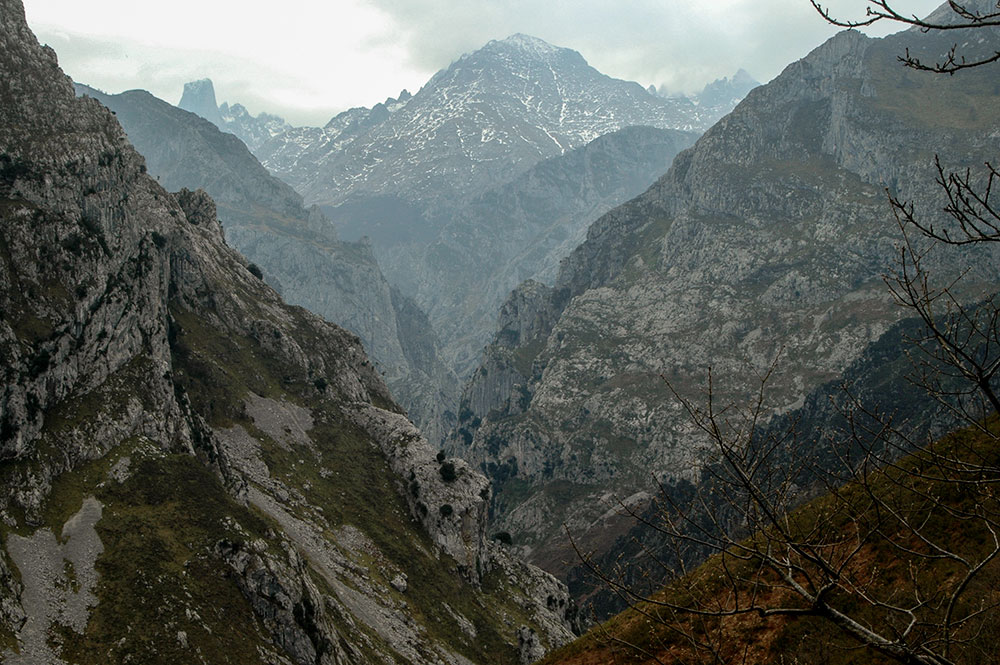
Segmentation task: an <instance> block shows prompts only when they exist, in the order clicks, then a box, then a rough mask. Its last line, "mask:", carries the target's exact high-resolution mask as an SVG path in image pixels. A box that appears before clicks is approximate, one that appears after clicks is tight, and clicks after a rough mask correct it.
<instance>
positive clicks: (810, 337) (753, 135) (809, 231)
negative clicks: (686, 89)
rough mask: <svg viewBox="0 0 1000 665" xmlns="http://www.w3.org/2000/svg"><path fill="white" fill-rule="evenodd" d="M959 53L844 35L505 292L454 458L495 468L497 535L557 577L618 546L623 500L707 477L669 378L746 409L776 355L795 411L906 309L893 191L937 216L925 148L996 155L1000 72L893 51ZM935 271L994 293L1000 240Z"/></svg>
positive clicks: (686, 390) (454, 443)
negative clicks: (929, 67)
mask: <svg viewBox="0 0 1000 665" xmlns="http://www.w3.org/2000/svg"><path fill="white" fill-rule="evenodd" d="M989 34H990V35H991V36H992V37H993V38H995V37H996V32H995V31H994V32H989ZM950 46H951V42H950V41H949V40H948V39H947V38H942V37H940V36H935V35H931V34H923V33H919V32H906V33H901V34H899V35H895V36H892V37H889V38H886V39H881V40H878V39H869V38H867V37H865V36H864V35H862V34H860V33H858V32H854V31H846V32H843V33H841V34H839V35H837V36H836V37H834V38H833V39H831V40H829V41H828V42H827V43H826V44H824V45H822V46H821V47H819V48H817V49H816V50H815V51H813V52H812V53H811V54H809V55H808V56H807V57H806V58H804V59H803V60H801V61H799V62H796V63H794V64H792V65H790V66H789V67H788V68H786V70H785V71H784V72H783V73H782V74H781V75H780V76H779V77H778V78H777V79H775V80H774V81H772V82H771V83H769V84H768V85H765V86H762V87H760V88H757V89H755V90H753V91H752V92H751V93H750V94H749V95H748V96H747V98H746V99H745V100H744V101H743V102H742V103H741V104H740V105H739V106H738V107H737V108H736V110H734V111H733V112H732V113H731V114H730V115H728V116H726V117H725V118H723V119H722V120H721V121H720V122H719V123H718V124H716V125H715V126H714V127H713V128H712V129H710V130H709V131H708V132H706V134H705V135H704V136H703V137H702V138H701V139H700V140H699V141H698V143H697V144H696V145H695V146H694V147H693V148H691V149H690V150H687V151H685V152H683V153H681V154H680V155H679V156H678V157H677V158H676V159H675V161H674V164H673V166H672V167H671V169H670V171H669V172H668V173H667V174H666V175H665V176H664V177H663V178H661V179H660V180H659V181H658V182H657V183H656V184H654V185H653V186H652V187H651V188H650V189H649V190H648V191H646V192H645V193H644V194H642V195H641V196H639V197H637V198H636V199H634V200H632V201H630V202H629V203H626V204H625V205H622V206H620V207H619V208H617V209H615V210H613V211H612V212H610V213H608V214H607V215H605V216H603V217H602V218H601V219H599V220H598V221H597V222H595V223H594V224H593V225H592V226H591V227H590V229H589V231H588V237H587V240H586V241H585V242H584V243H583V244H582V245H581V246H580V247H579V248H577V249H576V250H575V251H574V252H573V253H572V254H571V255H570V256H569V258H568V259H567V260H566V261H564V262H563V264H562V265H561V269H560V274H559V277H558V279H557V281H556V284H555V286H554V287H547V286H544V285H541V284H539V283H537V282H528V283H525V284H524V285H523V286H522V287H521V288H519V289H518V290H517V291H515V293H514V294H513V295H512V296H511V298H510V299H509V300H508V302H507V303H506V305H505V306H504V308H503V310H502V312H501V317H500V325H499V330H498V333H497V335H496V337H495V340H494V343H493V344H492V345H491V346H490V347H489V348H488V349H487V351H486V353H485V356H484V360H483V363H482V364H481V366H480V367H479V369H478V370H477V371H476V374H475V375H474V376H473V377H472V379H471V381H470V382H469V384H468V385H467V387H466V389H465V392H464V395H463V400H462V405H461V411H460V413H459V427H458V428H456V431H455V432H454V434H453V436H452V437H451V439H450V446H451V448H450V450H452V451H454V452H456V453H457V454H460V455H462V456H463V457H464V458H465V459H467V460H469V461H470V462H471V463H472V464H473V465H475V466H478V467H480V468H482V469H484V470H485V471H487V472H488V474H489V475H490V476H491V478H492V479H493V480H494V483H495V488H496V493H495V500H494V505H493V509H494V511H495V513H496V515H497V517H498V521H499V523H500V526H501V527H502V528H504V529H505V530H507V531H509V532H510V533H511V534H512V536H513V540H514V543H515V545H517V546H520V547H521V548H523V551H524V552H526V553H528V554H529V555H530V557H531V560H533V561H534V562H536V563H538V564H540V565H543V566H545V567H546V568H547V569H548V570H551V571H554V572H557V573H565V572H566V571H567V569H568V567H569V566H572V565H573V562H574V561H576V556H575V554H574V553H573V552H572V550H571V549H570V547H569V543H568V541H567V539H566V536H565V526H567V525H568V527H569V529H570V530H571V531H572V532H573V533H574V534H577V535H578V536H579V537H581V538H584V539H585V540H586V541H587V542H588V543H592V544H593V545H594V547H596V548H598V549H604V550H607V548H609V547H610V546H611V545H612V544H613V543H614V542H615V539H616V538H617V536H619V535H621V534H622V533H623V532H624V531H623V530H624V529H626V528H627V526H628V525H624V524H621V523H617V522H616V521H615V520H614V519H613V516H614V513H615V509H616V507H617V506H618V504H617V500H619V499H620V500H623V501H625V502H626V503H628V504H630V505H635V506H641V505H643V504H644V503H645V502H647V501H648V500H649V498H650V494H651V492H652V491H653V489H654V488H655V486H656V482H676V481H680V480H696V479H697V474H698V469H699V467H700V465H701V463H702V459H703V458H702V455H703V450H702V449H701V448H700V444H699V442H698V439H697V437H696V436H695V434H696V433H695V432H693V430H692V427H691V425H690V423H689V422H688V421H687V419H686V417H685V414H684V413H683V409H682V408H681V407H680V405H679V404H678V403H677V401H676V400H675V399H674V397H673V395H672V394H671V393H670V391H669V390H668V389H667V388H666V385H665V384H664V382H663V381H662V380H661V378H660V377H661V375H663V376H666V377H667V378H668V379H669V380H670V382H671V383H672V384H673V385H674V386H675V387H676V388H677V389H678V390H679V391H680V392H681V393H682V394H685V395H695V394H698V391H700V390H701V389H702V388H703V387H704V385H705V381H706V369H707V368H708V367H712V368H713V370H714V376H715V378H716V388H717V391H718V393H717V395H716V397H717V398H718V399H719V400H720V401H728V400H730V399H732V400H734V401H736V402H737V403H742V402H744V401H745V400H746V399H747V398H748V396H749V395H750V394H751V393H752V391H753V390H755V388H756V378H755V376H756V373H757V372H758V371H761V370H762V369H764V368H766V367H767V366H769V365H770V364H771V363H772V362H773V361H774V359H775V358H779V357H780V370H781V371H780V373H779V375H777V376H776V377H775V380H774V383H773V385H772V391H771V392H770V393H769V399H770V401H769V404H770V405H771V406H772V407H773V408H774V409H775V410H777V411H788V410H790V409H794V408H795V407H797V406H799V405H800V404H801V403H802V400H803V399H805V397H806V396H807V395H808V394H809V393H810V391H811V390H812V389H813V388H815V387H816V386H819V385H821V384H823V383H825V382H827V381H831V380H834V379H835V378H837V377H838V376H840V375H841V374H842V373H843V371H844V370H845V369H846V368H847V367H848V366H849V365H850V364H851V363H852V362H853V361H855V360H856V359H857V358H858V357H859V356H860V354H861V353H862V352H863V351H864V349H865V348H866V347H867V346H868V345H869V344H871V343H872V342H874V341H875V340H877V339H878V338H879V337H880V336H881V335H882V334H883V333H884V332H885V331H886V330H887V329H888V328H889V327H890V326H891V325H892V324H893V323H894V322H895V321H896V320H897V319H898V318H899V317H900V316H901V315H902V309H901V308H899V307H897V306H896V305H895V304H894V303H893V301H892V299H891V297H890V295H889V293H888V292H887V289H886V287H885V284H884V283H883V281H882V275H883V273H885V272H886V271H888V270H891V268H892V265H893V260H894V258H895V257H896V249H895V247H896V243H897V242H898V241H899V236H898V229H897V226H896V224H895V222H894V220H893V217H892V213H891V211H890V209H889V206H888V204H887V202H886V189H888V190H889V191H890V192H892V193H893V194H894V195H896V196H898V197H900V198H901V199H903V200H906V201H913V202H914V204H915V206H916V208H917V210H920V211H927V212H928V214H930V215H933V214H935V212H936V211H939V210H940V209H941V208H942V207H943V206H944V205H945V203H944V202H942V201H941V200H940V198H939V192H940V190H939V188H938V187H937V186H936V184H935V182H934V178H935V175H936V173H935V170H934V159H933V157H934V155H935V154H939V155H940V156H941V160H942V163H943V164H944V165H945V168H946V169H955V170H958V171H962V170H964V169H965V168H966V167H968V168H972V169H975V168H977V167H981V166H982V164H983V163H984V162H987V161H991V160H995V157H996V145H997V143H996V137H997V136H998V132H1000V97H998V94H1000V89H998V88H997V86H996V81H995V72H993V71H986V68H984V69H981V70H971V71H968V72H963V73H962V74H963V75H956V76H954V77H935V76H933V75H927V74H922V73H920V72H913V71H909V70H905V69H904V68H902V67H901V66H900V65H898V64H897V62H896V57H897V55H898V54H901V53H903V52H905V50H906V49H907V48H909V49H910V52H911V53H912V54H915V55H917V57H921V58H923V59H924V60H926V61H932V60H933V59H934V58H935V57H938V56H939V55H940V54H942V53H945V52H947V50H948V49H949V48H950ZM980 48H983V49H986V48H988V45H987V42H985V41H983V42H980ZM927 261H928V264H927V267H928V268H929V269H930V270H931V271H932V273H933V274H934V275H935V276H936V277H938V278H940V279H941V280H942V282H947V281H948V280H949V279H951V278H953V277H954V276H955V275H956V274H957V273H958V272H959V271H962V270H968V271H969V273H968V279H967V281H966V284H967V285H968V287H969V291H968V292H967V293H965V294H958V295H959V297H962V296H963V295H964V296H966V297H969V298H972V299H978V298H981V297H983V296H984V295H985V294H987V293H991V292H995V291H996V290H997V287H998V285H1000V273H998V271H997V266H998V265H1000V261H998V258H997V253H996V248H993V249H989V248H987V249H986V250H980V251H978V252H976V253H975V254H974V255H970V254H965V253H962V252H953V253H948V252H944V251H936V252H934V253H933V254H932V255H931V257H929V258H928V259H927Z"/></svg>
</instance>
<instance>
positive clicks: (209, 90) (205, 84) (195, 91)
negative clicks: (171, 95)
mask: <svg viewBox="0 0 1000 665" xmlns="http://www.w3.org/2000/svg"><path fill="white" fill-rule="evenodd" d="M177 106H179V107H180V108H182V109H184V110H185V111H190V112H191V113H196V114H198V115H200V116H201V117H202V118H204V119H205V120H208V121H209V122H211V123H212V124H213V125H215V126H216V127H218V128H220V129H222V128H223V127H222V125H223V122H222V116H221V115H220V114H219V104H218V103H217V102H216V101H215V86H213V85H212V80H211V79H200V80H198V81H191V82H190V83H185V84H184V94H183V95H181V101H180V102H179V103H178V104H177Z"/></svg>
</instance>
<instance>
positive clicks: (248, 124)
mask: <svg viewBox="0 0 1000 665" xmlns="http://www.w3.org/2000/svg"><path fill="white" fill-rule="evenodd" d="M177 106H178V107H179V108H182V109H184V110H185V111H190V112H191V113H194V114H196V115H199V116H201V117H202V118H204V119H205V120H208V121H209V122H211V123H212V124H213V125H215V126H216V127H218V128H219V129H221V130H222V131H224V132H229V133H230V134H235V135H236V136H237V137H239V138H240V140H242V141H243V142H244V143H245V144H246V145H247V147H248V148H250V151H251V152H255V151H256V149H257V148H258V147H259V146H260V145H261V144H262V143H264V142H265V141H267V140H269V139H271V138H272V137H274V136H276V135H278V134H280V133H282V132H284V131H285V130H287V129H291V125H289V124H288V123H287V122H285V119H284V118H281V117H279V116H276V115H272V114H270V113H261V114H260V115H258V116H253V115H251V114H250V112H249V111H248V110H247V109H246V107H245V106H243V105H242V104H233V105H232V106H230V105H229V103H228V102H223V103H222V105H221V106H219V104H218V102H217V101H216V97H215V86H214V85H213V84H212V80H211V79H207V78H205V79H200V80H198V81H191V82H190V83H185V84H184V94H183V95H181V101H180V102H179V103H178V104H177Z"/></svg>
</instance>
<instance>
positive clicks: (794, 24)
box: [372, 0, 938, 92]
mask: <svg viewBox="0 0 1000 665" xmlns="http://www.w3.org/2000/svg"><path fill="white" fill-rule="evenodd" d="M372 1H373V4H375V5H377V6H378V7H379V8H381V9H382V10H383V11H385V12H386V13H388V14H389V15H390V16H392V17H393V18H394V19H395V21H396V24H397V26H398V30H399V38H400V39H402V40H403V41H404V42H405V44H406V45H407V47H408V49H409V53H410V57H411V58H412V59H413V60H414V61H415V62H417V63H419V65H420V66H423V67H426V68H429V69H437V68H440V67H444V66H447V65H448V63H449V62H451V61H453V60H454V59H455V58H457V57H458V56H459V55H461V54H462V53H464V52H467V51H471V50H473V49H475V48H478V47H479V46H481V45H482V44H484V43H485V42H486V41H489V40H490V39H498V38H503V37H506V36H507V35H509V34H511V33H514V32H525V33H529V34H532V35H535V36H537V37H541V38H542V39H545V40H547V41H550V42H552V43H554V44H557V45H560V46H568V47H570V48H573V49H575V50H577V51H580V52H581V53H583V55H584V56H585V57H586V58H587V59H588V61H589V62H590V63H591V64H592V65H594V66H595V67H597V68H598V69H600V70H602V71H604V72H606V73H609V74H612V75H614V76H618V77H621V78H627V79H633V80H637V81H639V82H640V83H642V84H644V85H648V84H650V83H653V84H656V85H661V84H665V85H666V86H667V87H668V88H670V89H672V90H679V91H688V92H690V91H694V90H697V89H699V88H700V87H701V86H703V85H704V84H705V83H707V82H709V81H711V80H713V79H715V78H718V77H721V76H727V75H731V74H732V73H733V72H735V71H736V70H737V69H738V68H739V67H744V68H746V69H747V70H748V71H750V72H751V73H752V74H753V75H754V76H756V77H757V78H758V79H760V80H762V81H766V80H769V79H770V78H772V77H773V76H775V75H777V74H778V73H779V72H780V71H781V69H783V68H784V66H785V65H787V64H788V63H790V62H792V61H794V60H796V59H798V58H800V57H802V56H804V55H805V54H806V53H808V52H809V51H810V50H811V49H812V48H814V47H816V46H818V45H819V44H820V43H822V42H823V41H824V40H825V39H826V38H827V37H829V36H830V35H831V34H833V32H834V31H835V29H834V28H832V27H831V26H829V25H827V24H826V23H825V22H824V21H823V20H822V19H821V18H820V17H819V15H818V14H817V13H816V12H815V10H814V9H813V8H812V6H811V5H810V4H809V2H808V0H726V1H725V2H714V3H712V2H697V3H696V2H687V1H679V0H659V1H654V0H622V1H619V2H608V1H607V0H573V1H568V0H554V1H552V2H547V3H546V2H538V1H537V0H372ZM864 4H865V3H864V2H862V1H860V0H854V1H849V0H842V1H841V3H840V4H839V5H837V7H838V8H839V9H841V10H842V11H845V12H850V11H854V12H860V13H861V14H863V13H864V9H863V8H864ZM936 4H938V3H937V1H936V0H917V1H916V2H909V3H908V8H910V7H912V11H914V12H916V13H921V12H929V11H930V10H931V9H933V7H934V6H936Z"/></svg>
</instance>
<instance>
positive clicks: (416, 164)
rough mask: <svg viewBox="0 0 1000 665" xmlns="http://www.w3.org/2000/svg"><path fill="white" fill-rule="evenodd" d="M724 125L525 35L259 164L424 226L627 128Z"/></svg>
mask: <svg viewBox="0 0 1000 665" xmlns="http://www.w3.org/2000/svg"><path fill="white" fill-rule="evenodd" d="M716 119H717V117H715V116H713V117H708V116H706V115H705V113H703V111H702V110H701V109H699V107H698V106H697V105H696V104H694V103H692V102H691V101H690V100H687V99H663V98H661V97H657V96H655V95H651V94H650V93H649V92H648V91H646V90H645V89H643V88H642V86H640V85H639V84H638V83H635V82H632V81H623V80H620V79H615V78H612V77H610V76H607V75H605V74H602V73H601V72H599V71H597V70H596V69H594V68H593V67H591V66H590V65H589V64H587V61H586V60H585V59H584V57H583V56H582V55H581V54H580V53H578V52H576V51H574V50H572V49H569V48H562V47H559V46H555V45H552V44H549V43H548V42H546V41H544V40H542V39H539V38H537V37H532V36H530V35H524V34H515V35H512V36H510V37H507V38H506V39H502V40H494V41H491V42H489V43H487V44H486V45H484V46H483V47H482V48H480V49H478V50H476V51H473V52H471V53H467V54H465V55H463V56H461V57H460V58H458V59H457V60H456V61H455V62H453V63H452V64H451V65H450V66H448V67H447V68H445V69H442V70H441V71H439V72H437V73H436V74H435V75H434V76H433V77H431V79H430V80H429V81H428V82H427V83H426V84H425V85H424V86H423V87H422V88H421V89H420V90H419V92H417V93H416V94H414V95H413V96H412V97H411V98H409V99H404V98H403V97H402V96H401V97H400V98H399V99H396V100H387V102H386V103H383V104H377V105H375V106H374V107H372V108H371V109H363V108H358V109H351V110H349V111H345V112H344V113H342V114H340V115H338V116H337V117H336V118H334V119H333V120H332V121H331V122H330V123H328V124H327V125H326V126H325V127H323V128H297V129H294V130H292V131H289V132H286V133H284V134H282V135H279V136H276V137H275V139H273V140H272V141H269V142H268V143H266V144H265V145H263V146H262V147H261V148H260V150H259V151H258V152H257V154H258V157H259V158H260V159H261V161H262V162H263V163H264V165H265V166H267V167H268V168H269V169H271V170H272V171H273V172H274V173H276V174H277V175H278V176H279V177H281V178H283V179H285V180H286V181H287V182H289V183H290V184H292V185H293V186H294V187H295V188H296V189H297V190H298V191H299V192H300V193H301V194H303V196H305V197H306V199H307V200H308V201H309V202H312V203H317V204H320V205H324V206H329V207H331V208H332V207H338V206H341V205H343V204H345V203H348V202H350V203H351V204H352V205H354V204H356V203H357V202H358V201H359V200H360V199H362V198H364V199H371V198H372V197H381V198H382V200H383V203H385V201H386V197H391V199H392V200H393V201H394V202H399V201H401V202H402V203H401V204H397V203H393V204H392V205H393V206H395V207H396V208H398V207H399V205H403V206H405V208H406V209H407V210H408V211H410V212H409V213H408V214H410V215H411V218H412V216H413V215H416V216H420V215H421V214H422V210H426V209H427V207H434V208H437V207H439V205H441V204H443V202H446V201H454V200H464V199H467V198H468V197H469V196H470V195H474V194H475V193H477V192H481V191H483V190H484V188H486V187H491V186H494V185H495V184H496V183H497V182H502V181H506V180H509V179H510V178H512V177H515V176H516V175H517V174H518V173H520V172H523V171H524V170H525V169H527V168H529V167H530V166H532V165H533V164H535V163H537V162H538V161H540V160H542V159H546V158H548V157H553V156H556V155H561V154H563V153H565V152H566V151H568V150H572V149H574V148H577V147H580V146H583V145H585V144H586V143H589V142H590V141H592V140H594V139H595V138H597V137H598V136H603V135H605V134H608V133H610V132H614V131H618V130H620V129H623V128H625V127H632V126H637V125H643V126H651V127H658V128H661V129H686V130H696V131H703V130H704V129H706V128H707V127H708V126H709V125H711V124H712V123H713V122H714V121H715V120H716ZM414 206H415V207H416V211H414ZM394 209H395V208H394ZM383 210H385V209H384V208H383ZM379 216H384V215H382V214H381V213H380V214H379ZM373 240H375V242H376V243H377V242H378V240H377V239H376V238H373Z"/></svg>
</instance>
